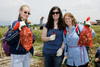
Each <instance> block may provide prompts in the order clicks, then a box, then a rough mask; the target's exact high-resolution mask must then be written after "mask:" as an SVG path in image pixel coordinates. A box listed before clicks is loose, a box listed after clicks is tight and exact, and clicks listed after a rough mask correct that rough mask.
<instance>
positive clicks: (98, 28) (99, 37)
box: [0, 25, 100, 67]
mask: <svg viewBox="0 0 100 67" xmlns="http://www.w3.org/2000/svg"><path fill="white" fill-rule="evenodd" d="M31 28H32V27H31ZM36 28H37V29H38V30H37V31H35V30H33V29H32V32H33V33H34V34H35V35H36V41H35V43H34V44H33V47H34V50H35V51H39V52H42V47H43V41H42V40H41V34H42V30H39V28H38V27H36ZM91 28H92V29H94V31H95V33H96V35H95V37H94V38H93V44H94V46H93V47H92V48H90V50H91V51H92V52H89V58H90V62H89V65H90V67H94V59H95V52H96V50H97V48H98V47H99V46H100V25H93V26H91ZM7 30H8V29H7V28H0V38H2V37H3V35H4V34H5V33H6V31H7ZM36 55H40V56H41V55H42V54H41V53H37V54H36ZM33 58H36V59H40V57H38V56H33ZM62 67H63V66H62Z"/></svg>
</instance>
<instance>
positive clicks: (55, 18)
mask: <svg viewBox="0 0 100 67" xmlns="http://www.w3.org/2000/svg"><path fill="white" fill-rule="evenodd" d="M52 17H53V19H54V20H58V19H59V11H58V10H57V9H55V10H53V11H52Z"/></svg>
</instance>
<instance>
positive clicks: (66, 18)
mask: <svg viewBox="0 0 100 67" xmlns="http://www.w3.org/2000/svg"><path fill="white" fill-rule="evenodd" d="M64 21H65V23H66V24H67V25H68V26H69V25H72V19H71V17H69V16H65V18H64Z"/></svg>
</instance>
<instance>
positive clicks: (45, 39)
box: [41, 37, 50, 42]
mask: <svg viewBox="0 0 100 67" xmlns="http://www.w3.org/2000/svg"><path fill="white" fill-rule="evenodd" d="M41 39H42V40H43V41H45V42H47V41H50V38H49V37H41Z"/></svg>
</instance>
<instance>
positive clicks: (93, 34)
mask: <svg viewBox="0 0 100 67" xmlns="http://www.w3.org/2000/svg"><path fill="white" fill-rule="evenodd" d="M91 29H92V28H91ZM91 31H92V37H94V36H95V32H94V30H93V29H92V30H91Z"/></svg>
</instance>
